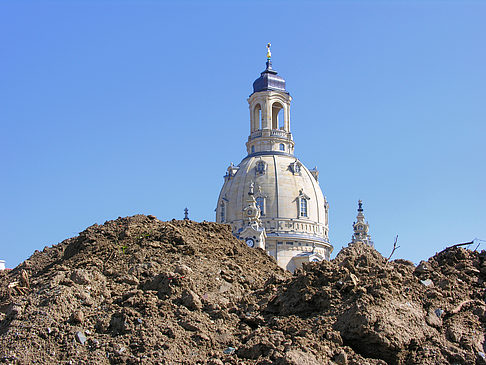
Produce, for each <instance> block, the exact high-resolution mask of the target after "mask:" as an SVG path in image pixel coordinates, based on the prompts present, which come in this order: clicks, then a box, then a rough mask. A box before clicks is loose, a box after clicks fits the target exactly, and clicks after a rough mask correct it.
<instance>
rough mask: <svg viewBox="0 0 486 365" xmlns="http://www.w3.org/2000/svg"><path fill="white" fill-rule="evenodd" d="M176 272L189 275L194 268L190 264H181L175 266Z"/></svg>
mask: <svg viewBox="0 0 486 365" xmlns="http://www.w3.org/2000/svg"><path fill="white" fill-rule="evenodd" d="M175 272H176V273H178V274H181V275H184V276H187V275H189V274H190V273H192V269H191V268H190V267H189V266H187V265H184V264H180V265H179V266H177V267H176V268H175Z"/></svg>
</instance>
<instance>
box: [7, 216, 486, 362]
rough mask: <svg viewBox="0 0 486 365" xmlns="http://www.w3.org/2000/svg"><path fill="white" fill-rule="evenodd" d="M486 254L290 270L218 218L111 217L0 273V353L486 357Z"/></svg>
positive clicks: (357, 258)
mask: <svg viewBox="0 0 486 365" xmlns="http://www.w3.org/2000/svg"><path fill="white" fill-rule="evenodd" d="M485 259H486V252H485V251H482V252H481V253H478V252H473V251H469V250H466V249H463V248H452V249H448V250H446V251H443V252H441V253H439V254H437V255H435V256H434V257H432V258H431V259H429V260H428V261H423V262H421V263H420V264H419V265H418V266H417V267H415V265H414V264H413V263H411V262H409V261H405V260H395V261H391V262H388V261H387V260H386V259H384V258H383V257H382V256H381V255H380V254H379V253H378V252H377V251H376V250H375V249H374V248H372V247H370V246H367V245H362V244H355V245H353V246H350V247H347V248H345V249H343V250H342V251H341V252H340V253H339V254H338V256H337V257H336V258H335V259H334V260H332V261H325V262H321V263H311V264H307V265H305V266H304V267H303V269H301V270H298V271H297V272H296V273H295V274H294V275H292V274H290V273H289V272H287V271H284V270H282V269H281V268H279V267H278V266H277V264H276V262H275V260H274V259H273V258H271V257H269V256H268V255H267V254H266V253H265V252H264V251H262V250H260V249H250V248H248V247H247V246H246V245H245V244H244V242H241V241H239V240H236V239H235V238H234V237H233V236H232V235H231V230H230V228H229V226H226V225H222V224H216V223H208V222H203V223H196V222H192V221H175V220H174V221H171V222H161V221H159V220H157V219H156V218H155V217H153V216H143V215H137V216H134V217H128V218H119V219H117V220H114V221H109V222H106V223H105V224H104V225H93V226H91V227H89V228H87V229H86V230H85V231H83V232H81V233H80V234H79V236H77V237H74V238H70V239H67V240H65V241H63V242H61V243H60V244H57V245H54V246H52V247H46V248H45V249H44V250H43V251H42V252H37V251H36V252H35V253H34V254H33V255H32V257H30V258H29V259H28V260H26V261H25V262H24V263H22V264H21V265H19V266H18V267H17V268H15V269H14V270H11V271H9V272H6V271H4V272H0V321H1V322H0V362H3V363H11V364H53V363H61V364H63V363H64V364H93V363H96V364H110V363H111V364H117V363H127V364H196V363H200V364H225V363H227V364H256V363H258V364H272V363H276V364H289V365H290V364H295V365H297V364H302V365H304V364H323V363H324V364H327V363H331V364H332V363H335V364H442V363H456V364H486V360H485V358H486V355H485V352H486V351H485V348H484V346H485V338H484V333H485V325H486V304H485V299H486V298H485V282H484V280H485V279H486V263H485Z"/></svg>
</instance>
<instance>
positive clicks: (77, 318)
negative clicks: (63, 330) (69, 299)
mask: <svg viewBox="0 0 486 365" xmlns="http://www.w3.org/2000/svg"><path fill="white" fill-rule="evenodd" d="M71 321H72V322H74V323H83V321H84V313H83V312H82V311H80V310H77V311H74V312H73V314H71Z"/></svg>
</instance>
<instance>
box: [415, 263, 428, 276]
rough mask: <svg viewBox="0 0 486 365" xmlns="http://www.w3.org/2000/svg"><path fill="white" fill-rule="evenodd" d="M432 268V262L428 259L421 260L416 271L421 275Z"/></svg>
mask: <svg viewBox="0 0 486 365" xmlns="http://www.w3.org/2000/svg"><path fill="white" fill-rule="evenodd" d="M430 270H431V268H430V264H429V263H428V262H427V261H420V263H419V264H418V265H417V267H416V268H415V271H414V273H415V274H419V275H420V274H424V273H426V272H429V271H430Z"/></svg>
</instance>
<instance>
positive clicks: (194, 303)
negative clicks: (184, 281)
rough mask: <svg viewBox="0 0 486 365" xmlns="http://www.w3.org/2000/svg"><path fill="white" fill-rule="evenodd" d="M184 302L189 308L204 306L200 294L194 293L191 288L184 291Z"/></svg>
mask: <svg viewBox="0 0 486 365" xmlns="http://www.w3.org/2000/svg"><path fill="white" fill-rule="evenodd" d="M182 304H183V305H184V306H185V307H186V308H189V309H192V310H196V309H201V308H202V307H203V305H202V302H201V299H200V298H199V295H197V294H196V293H194V292H193V291H192V290H190V289H186V290H184V291H183V292H182Z"/></svg>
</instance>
